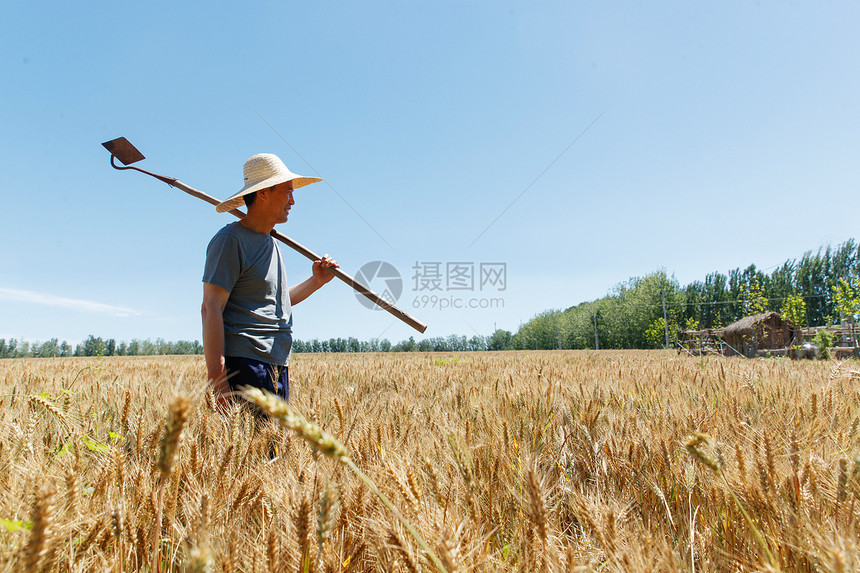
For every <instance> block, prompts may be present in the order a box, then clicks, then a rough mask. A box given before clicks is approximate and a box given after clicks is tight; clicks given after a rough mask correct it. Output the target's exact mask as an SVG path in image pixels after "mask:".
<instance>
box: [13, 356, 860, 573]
mask: <svg viewBox="0 0 860 573" xmlns="http://www.w3.org/2000/svg"><path fill="white" fill-rule="evenodd" d="M857 370H858V366H857V364H856V363H855V362H845V363H837V362H789V361H784V360H744V359H723V358H719V357H706V358H692V357H683V356H674V355H671V354H666V353H661V352H645V351H617V352H615V351H600V352H587V351H560V352H549V351H547V352H504V353H460V354H456V355H454V354H445V355H442V354H417V353H412V354H364V355H361V354H358V355H355V354H333V355H313V354H302V355H295V356H294V358H293V362H292V364H291V367H290V376H291V380H292V388H291V402H290V406H291V407H292V409H293V410H294V411H295V412H294V413H293V414H291V416H293V417H292V418H290V419H292V420H293V422H295V420H296V419H300V420H301V424H300V425H299V426H296V424H295V423H293V424H290V423H285V424H283V425H279V424H278V423H277V422H276V421H275V420H273V419H271V418H266V417H264V416H261V415H259V414H258V413H254V412H253V411H252V409H251V407H250V406H249V404H248V402H246V401H244V400H243V401H241V403H239V402H237V405H236V406H235V407H234V408H233V409H232V410H231V411H230V412H228V413H226V414H221V413H218V412H216V411H214V410H213V409H212V408H211V407H210V404H211V400H210V399H209V397H208V396H207V394H206V392H205V391H204V390H203V388H204V382H203V380H204V378H205V369H204V365H203V361H202V358H200V357H194V358H187V357H154V358H113V357H111V358H96V359H93V358H88V359H83V358H79V359H19V360H2V361H0V385H2V388H0V396H2V397H0V404H2V407H0V417H2V424H0V466H2V471H0V570H2V571H19V570H24V571H42V570H49V571H96V570H97V571H107V570H111V571H137V570H149V571H156V570H160V571H177V570H182V571H296V572H300V571H317V572H323V571H332V572H344V571H435V570H447V571H452V572H453V571H702V572H707V571H780V570H781V571H856V570H858V569H860V556H858V551H857V542H858V532H860V525H858V523H859V522H860V519H858V518H860V515H858V514H860V504H858V503H857V496H858V492H860V458H857V456H858V454H860V450H858V424H860V417H858V416H860V392H858V383H860V380H858V377H860V373H858V372H857ZM295 416H299V417H298V418H296V417H295ZM301 416H303V418H301ZM285 419H286V418H285ZM297 428H298V429H297ZM302 428H304V430H303V429H302ZM303 432H304V434H303ZM332 444H334V445H332ZM335 446H336V447H335ZM338 448H340V449H338ZM362 478H364V479H362ZM386 502H388V503H386Z"/></svg>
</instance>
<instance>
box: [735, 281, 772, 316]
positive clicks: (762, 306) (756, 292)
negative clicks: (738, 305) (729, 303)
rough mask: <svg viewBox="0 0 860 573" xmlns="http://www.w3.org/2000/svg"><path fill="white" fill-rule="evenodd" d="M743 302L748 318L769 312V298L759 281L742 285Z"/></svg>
mask: <svg viewBox="0 0 860 573" xmlns="http://www.w3.org/2000/svg"><path fill="white" fill-rule="evenodd" d="M740 286H741V300H742V301H743V310H744V314H745V315H746V316H750V315H753V314H761V313H763V312H767V303H768V300H767V297H765V295H764V288H763V287H762V286H761V283H759V281H758V279H753V280H752V281H751V282H750V283H749V284H748V285H745V284H741V285H740Z"/></svg>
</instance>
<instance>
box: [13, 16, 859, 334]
mask: <svg viewBox="0 0 860 573" xmlns="http://www.w3.org/2000/svg"><path fill="white" fill-rule="evenodd" d="M858 21H860V5H859V4H857V3H856V2H827V3H812V2H765V1H762V2H721V3H712V2H690V1H678V2H651V3H639V2H599V3H598V2H593V3H574V2H550V1H546V2H544V1H537V2H528V3H525V2H486V1H447V2H442V1H437V2H424V1H414V2H374V1H370V2H362V3H358V4H355V3H353V4H347V3H344V4H331V3H320V2H317V3H288V2H270V3H257V2H249V3H211V2H210V3H203V2H184V3H172V2H171V3H168V2H150V3H146V4H127V3H126V4H123V3H105V2H95V3H91V4H88V5H86V6H85V7H84V6H83V5H79V4H69V3H62V2H50V3H46V2H32V3H13V4H11V5H9V6H6V7H4V9H3V18H2V19H0V38H2V40H0V42H2V47H3V49H2V52H0V54H2V56H0V57H2V71H3V79H4V81H3V89H2V92H0V93H2V96H0V97H2V106H0V125H2V131H0V134H2V135H0V167H2V169H0V193H2V195H3V197H4V198H5V202H4V203H5V206H6V208H5V210H4V214H3V215H4V216H3V223H2V225H0V242H2V244H3V245H4V248H3V249H2V255H0V338H2V337H5V338H9V337H16V338H19V339H20V338H26V339H30V340H45V339H47V338H50V337H58V338H60V339H66V340H68V341H70V342H74V341H80V340H82V339H83V338H85V337H86V336H87V335H88V334H95V335H97V336H102V337H104V338H116V339H121V340H130V339H132V338H153V339H154V338H158V337H161V338H164V339H167V340H178V339H199V337H200V315H199V307H200V298H201V290H202V287H201V285H200V276H201V273H202V264H203V256H204V253H205V248H206V244H207V243H208V241H209V239H210V238H211V236H212V235H213V234H214V233H215V232H216V231H217V230H218V229H219V228H220V227H221V226H222V225H224V224H226V223H227V222H229V221H230V220H231V217H230V216H229V215H219V214H217V213H216V212H215V210H214V208H212V207H210V206H209V205H207V204H205V203H202V202H200V201H198V200H197V199H193V198H191V197H189V196H187V195H184V194H183V193H182V192H180V191H178V190H176V189H171V188H169V187H167V186H166V185H164V184H163V183H160V182H158V181H156V180H154V179H151V178H149V177H146V176H144V175H141V174H137V173H132V172H119V171H115V170H113V169H111V168H110V166H109V161H108V159H109V156H108V154H107V152H106V151H105V150H104V149H103V148H102V147H101V145H100V143H101V142H103V141H107V140H110V139H113V138H116V137H119V136H126V137H128V138H129V139H130V140H131V141H132V143H134V144H135V145H136V146H137V147H138V148H139V149H140V150H141V151H142V152H143V153H144V155H146V156H147V159H146V161H144V162H142V163H141V164H139V165H140V166H141V167H143V168H145V169H149V170H151V171H155V172H157V173H161V174H164V175H169V176H172V177H176V178H178V179H180V180H181V181H183V182H185V183H187V184H188V185H191V186H193V187H196V188H198V189H200V190H202V191H205V192H207V193H209V194H211V195H214V196H216V197H219V198H226V197H228V196H229V195H231V194H232V193H234V192H235V191H237V190H238V189H239V188H240V187H241V186H242V164H243V162H244V161H245V159H247V158H248V157H250V156H251V155H253V154H255V153H259V152H272V153H276V154H278V155H280V156H281V157H282V158H283V160H284V161H285V163H286V164H287V165H288V166H289V167H290V168H291V169H292V170H294V171H296V172H298V173H301V174H305V175H314V174H317V173H318V174H319V175H320V176H322V177H324V178H325V179H326V182H324V183H319V184H315V185H312V186H309V187H306V188H303V189H302V190H300V191H298V192H297V194H296V206H295V207H294V208H293V211H292V213H291V216H290V221H289V222H288V223H287V224H285V225H282V226H281V228H280V230H281V231H282V232H284V233H285V234H287V235H289V236H291V237H293V238H294V239H296V240H298V241H299V242H301V243H304V244H305V245H307V246H308V247H310V248H312V249H313V250H316V251H317V252H320V253H321V252H327V253H330V254H331V255H333V256H334V257H335V258H337V259H338V260H339V261H340V262H341V264H342V265H343V267H344V270H346V271H347V272H349V273H351V274H355V273H357V272H358V270H359V268H360V267H361V266H362V265H364V264H365V263H367V262H370V261H374V260H382V261H388V262H390V263H391V264H393V265H394V266H395V267H396V268H397V269H398V270H399V272H400V274H401V275H402V278H403V293H402V295H401V297H400V300H399V304H400V305H401V306H402V307H403V308H404V309H405V310H407V311H408V312H410V313H411V314H413V315H415V316H416V317H418V318H419V319H421V320H422V321H424V322H426V323H427V324H429V326H430V328H429V329H428V330H427V333H426V336H446V335H448V334H452V333H457V334H465V335H469V336H471V335H472V334H476V333H478V334H490V333H491V332H492V330H493V328H494V327H496V326H497V327H498V328H506V329H509V330H516V328H517V327H518V325H519V324H520V323H522V322H525V321H527V320H528V319H529V318H531V317H532V316H534V315H535V314H536V313H539V312H541V311H543V310H547V309H550V308H566V307H568V306H571V305H574V304H577V303H579V302H582V301H585V300H592V299H595V298H598V297H600V296H603V295H605V294H606V292H607V291H608V290H609V289H610V288H611V287H612V286H613V285H614V284H616V283H618V282H621V281H625V280H627V279H628V278H629V277H631V276H638V275H644V274H647V273H649V272H652V271H654V270H657V269H658V268H665V269H666V270H667V271H669V272H670V273H674V274H675V275H676V277H677V278H678V279H679V280H680V281H681V282H682V283H686V282H689V281H692V280H696V279H700V278H702V277H703V276H704V275H705V274H706V273H708V272H711V271H715V270H718V271H722V272H726V271H728V270H729V269H731V268H734V267H737V266H746V265H748V264H750V263H755V264H756V265H758V266H759V267H762V268H768V267H770V266H773V265H776V264H780V263H782V262H783V261H785V260H786V259H790V258H795V257H799V256H800V255H802V254H803V252H804V251H806V250H809V249H816V248H817V247H818V246H819V245H823V244H826V243H831V244H834V245H835V244H838V243H840V242H842V241H844V240H846V239H848V238H851V237H856V236H857V232H856V224H855V222H856V215H855V214H854V209H853V207H854V206H855V205H856V196H857V190H858V182H860V161H858V160H857V154H858V149H860V145H858V144H860V59H858V58H857V54H858V53H860V35H858V34H857V33H856V24H857V22H858ZM595 120H596V121H595ZM589 126H590V127H589ZM500 214H501V216H499V215H500ZM488 226H489V228H488ZM482 232H483V234H481V233H482ZM479 236H480V237H479ZM478 237H479V238H478ZM476 238H477V241H476V240H475V239H476ZM285 256H286V257H287V263H288V265H289V267H290V276H291V280H295V281H298V280H303V279H304V278H305V277H306V276H307V275H308V273H309V270H310V266H309V263H307V262H306V261H305V259H303V258H301V257H300V256H299V255H296V254H292V253H291V252H287V251H286V250H285ZM416 262H417V263H419V266H420V267H421V268H422V269H426V268H427V266H426V264H427V263H430V264H432V263H438V264H439V265H440V268H441V269H443V270H444V269H445V268H446V267H447V265H448V263H451V264H452V268H454V266H455V265H454V264H455V263H466V264H467V265H466V266H467V267H468V266H469V264H471V265H473V266H474V268H475V269H476V272H477V269H479V268H480V265H481V263H504V264H505V269H506V278H507V281H506V288H505V289H504V290H503V291H502V290H499V285H498V284H496V285H485V288H484V289H483V290H481V289H480V288H479V285H478V284H477V282H476V285H475V288H474V289H473V290H459V291H456V290H448V285H446V284H445V283H444V278H447V276H443V284H442V285H441V287H442V290H439V291H429V290H416V289H415V280H414V278H415V271H413V267H415V265H416ZM457 268H461V269H462V268H463V267H462V266H458V267H457ZM478 282H479V281H478ZM455 284H457V283H455ZM371 286H373V287H374V288H377V289H379V288H380V287H381V285H380V284H379V283H376V284H371ZM425 296H426V297H428V298H426V299H422V297H425ZM432 296H437V297H439V298H442V299H445V300H447V301H449V304H450V301H451V300H452V297H454V298H456V299H458V300H460V301H461V304H466V305H468V304H470V301H472V300H474V301H477V302H475V303H474V304H477V305H479V306H480V305H481V304H485V305H486V304H492V305H493V306H494V307H495V308H492V309H490V308H475V309H453V308H447V309H440V308H438V304H437V306H430V305H431V301H432V300H433V299H431V298H430V297H432ZM490 298H492V299H496V302H493V303H487V302H486V301H487V300H488V299H490ZM499 300H501V302H499ZM425 301H426V303H425ZM481 301H484V302H481ZM294 322H295V336H296V337H297V338H302V339H310V338H314V337H319V338H329V337H346V336H356V337H358V338H362V339H369V338H373V337H379V336H381V337H386V338H389V339H391V340H394V341H397V340H402V339H404V338H407V337H408V336H410V335H413V334H414V335H416V338H420V336H418V335H417V333H416V332H415V331H413V330H412V329H410V328H409V327H408V326H406V325H402V324H400V323H399V322H397V321H396V320H395V319H393V318H391V317H390V316H389V315H388V314H386V313H384V312H379V311H372V310H368V309H366V308H364V307H363V306H362V305H360V304H359V303H358V301H357V300H356V299H355V297H354V296H353V294H352V293H351V291H350V289H349V288H348V287H347V286H346V285H344V284H343V283H340V282H333V283H331V284H330V285H329V286H327V287H326V288H325V289H324V290H322V291H320V292H318V293H317V294H316V295H314V297H312V298H311V299H309V300H308V301H306V302H303V303H302V304H301V305H299V306H297V307H296V309H295V320H294Z"/></svg>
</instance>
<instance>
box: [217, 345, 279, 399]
mask: <svg viewBox="0 0 860 573" xmlns="http://www.w3.org/2000/svg"><path fill="white" fill-rule="evenodd" d="M224 365H225V366H226V368H227V380H228V381H229V382H230V389H231V390H233V391H234V392H235V391H236V390H238V389H239V388H241V387H242V386H253V387H254V388H259V389H261V390H266V391H268V392H271V393H272V394H276V395H278V396H280V397H281V398H283V399H284V400H289V399H290V373H289V367H288V366H275V365H274V364H268V363H266V362H262V361H260V360H253V359H251V358H242V357H239V356H225V357H224Z"/></svg>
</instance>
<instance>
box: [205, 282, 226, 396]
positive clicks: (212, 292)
mask: <svg viewBox="0 0 860 573" xmlns="http://www.w3.org/2000/svg"><path fill="white" fill-rule="evenodd" d="M229 297H230V291H228V290H226V289H224V288H221V287H219V286H217V285H213V284H209V283H203V307H202V309H201V313H202V315H203V355H204V356H205V357H206V373H207V376H208V377H209V384H211V385H212V392H213V393H214V394H215V398H216V399H217V400H218V404H219V405H220V406H226V405H227V402H228V400H229V397H230V384H228V383H227V378H226V374H227V373H226V369H225V367H224V307H225V306H226V305H227V299H228V298H229Z"/></svg>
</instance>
